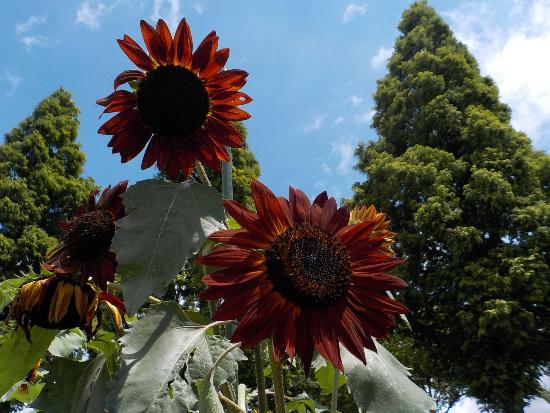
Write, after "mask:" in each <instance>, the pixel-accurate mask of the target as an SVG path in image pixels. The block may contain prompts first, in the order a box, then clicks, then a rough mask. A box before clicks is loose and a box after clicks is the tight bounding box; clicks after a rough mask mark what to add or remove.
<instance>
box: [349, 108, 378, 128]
mask: <svg viewBox="0 0 550 413" xmlns="http://www.w3.org/2000/svg"><path fill="white" fill-rule="evenodd" d="M375 113H376V112H375V111H374V110H368V111H366V112H362V113H358V114H357V115H355V117H354V120H355V122H356V123H358V124H359V125H364V124H370V123H371V122H372V117H373V116H374V114H375Z"/></svg>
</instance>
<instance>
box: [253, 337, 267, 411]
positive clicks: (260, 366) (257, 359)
mask: <svg viewBox="0 0 550 413" xmlns="http://www.w3.org/2000/svg"><path fill="white" fill-rule="evenodd" d="M254 368H255V371H256V384H257V385H258V408H259V413H267V396H266V394H265V377H264V359H263V345H262V342H260V343H258V344H257V345H256V347H254Z"/></svg>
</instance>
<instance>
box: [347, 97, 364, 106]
mask: <svg viewBox="0 0 550 413" xmlns="http://www.w3.org/2000/svg"><path fill="white" fill-rule="evenodd" d="M348 100H349V101H350V102H351V104H352V105H353V106H359V105H360V104H361V103H363V101H364V100H365V99H363V98H362V97H361V96H357V95H351V96H350V97H349V98H348Z"/></svg>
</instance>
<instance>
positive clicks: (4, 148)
mask: <svg viewBox="0 0 550 413" xmlns="http://www.w3.org/2000/svg"><path fill="white" fill-rule="evenodd" d="M77 116H78V108H77V107H76V106H75V104H74V102H73V101H72V99H71V95H70V93H69V92H67V91H66V90H64V89H63V88H61V89H59V90H57V91H55V92H54V93H53V94H52V95H51V96H49V97H47V98H46V99H44V100H43V101H42V102H40V103H39V104H38V106H37V107H36V108H35V110H34V112H33V113H32V115H31V116H29V117H28V118H26V119H25V120H23V121H22V122H21V123H20V124H19V126H18V127H16V128H14V129H13V130H12V131H11V132H9V133H7V134H6V137H5V142H4V144H3V145H1V146H0V276H9V275H12V274H14V273H17V272H18V271H20V270H26V269H27V268H28V266H34V267H36V266H37V265H38V264H39V261H40V259H41V258H42V257H43V255H44V254H45V253H46V251H47V249H48V247H49V246H51V245H52V244H53V243H54V242H55V238H54V237H55V236H57V235H59V233H60V229H59V228H58V226H57V222H59V221H60V220H62V219H66V218H67V217H69V216H70V215H71V214H72V213H73V212H74V210H75V208H76V207H77V206H78V204H79V203H80V202H81V201H82V200H83V199H84V198H85V197H86V196H88V194H89V193H90V190H91V189H92V188H93V187H94V183H93V181H92V179H91V178H88V179H83V178H81V177H80V175H81V173H82V170H83V165H84V161H85V155H84V153H83V152H82V151H81V149H80V144H78V143H77V142H76V138H77V135H78V118H77Z"/></svg>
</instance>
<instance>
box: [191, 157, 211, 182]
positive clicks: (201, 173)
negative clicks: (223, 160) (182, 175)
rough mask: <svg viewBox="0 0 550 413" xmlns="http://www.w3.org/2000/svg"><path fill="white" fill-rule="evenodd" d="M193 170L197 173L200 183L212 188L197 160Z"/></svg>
mask: <svg viewBox="0 0 550 413" xmlns="http://www.w3.org/2000/svg"><path fill="white" fill-rule="evenodd" d="M195 169H196V170H197V173H198V174H199V176H200V177H201V182H202V183H203V185H206V186H212V184H211V183H210V179H208V175H206V171H205V170H204V166H202V163H200V162H199V161H198V160H197V161H196V162H195Z"/></svg>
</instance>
